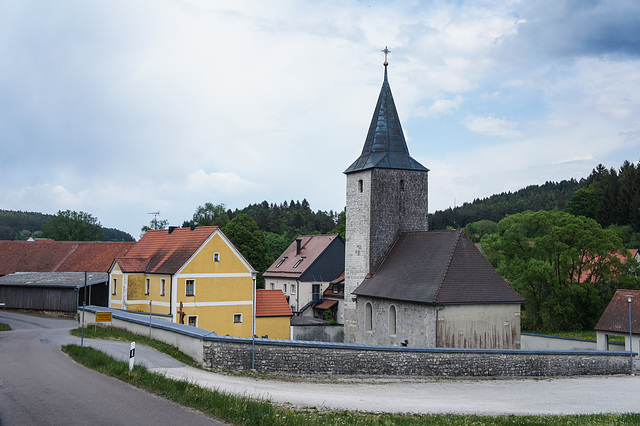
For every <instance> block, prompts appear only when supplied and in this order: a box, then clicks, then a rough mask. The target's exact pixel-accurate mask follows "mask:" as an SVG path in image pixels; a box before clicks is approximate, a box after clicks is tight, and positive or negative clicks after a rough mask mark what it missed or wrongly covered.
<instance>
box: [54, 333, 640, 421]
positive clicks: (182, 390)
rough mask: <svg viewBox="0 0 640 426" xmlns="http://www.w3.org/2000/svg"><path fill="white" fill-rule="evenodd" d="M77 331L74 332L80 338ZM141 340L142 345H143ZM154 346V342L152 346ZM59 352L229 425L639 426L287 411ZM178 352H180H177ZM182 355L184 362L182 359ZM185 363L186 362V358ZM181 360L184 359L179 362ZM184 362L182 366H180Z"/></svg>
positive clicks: (75, 349)
mask: <svg viewBox="0 0 640 426" xmlns="http://www.w3.org/2000/svg"><path fill="white" fill-rule="evenodd" d="M78 332H79V330H74V335H78ZM91 333H93V329H90V330H86V329H85V337H89V336H90V337H92V338H108V339H116V340H126V341H135V342H136V343H142V344H147V343H151V344H150V345H149V346H153V347H155V348H158V347H161V348H163V347H164V350H163V349H160V350H161V351H162V352H164V353H168V354H169V355H172V353H177V352H179V351H178V350H177V349H175V348H173V347H172V346H169V345H165V344H164V343H161V342H156V341H150V340H149V339H148V338H145V337H143V336H137V335H133V334H131V333H126V332H123V331H120V330H113V332H111V331H110V330H109V329H108V328H105V329H98V333H97V334H95V335H93V334H91ZM126 337H129V338H126ZM143 341H146V343H145V342H143ZM153 342H155V343H153ZM62 350H63V351H64V352H65V353H67V354H69V356H71V357H72V358H73V359H74V360H76V361H77V362H79V363H81V364H84V365H86V366H87V367H89V368H92V369H94V370H97V371H99V372H101V373H104V374H108V375H110V376H113V377H116V378H118V379H120V380H122V381H124V382H127V383H130V384H132V385H134V386H137V387H139V388H142V389H146V390H148V391H150V392H154V393H156V394H158V395H160V396H162V397H164V398H167V399H170V400H172V401H175V402H177V403H179V404H181V405H184V406H187V407H191V408H194V409H196V410H199V411H202V412H203V413H206V414H208V415H211V416H214V417H217V418H219V419H222V420H224V421H227V422H231V423H233V424H242V425H312V426H313V425H336V424H340V425H342V424H344V425H610V424H615V425H637V424H640V414H631V413H629V414H593V415H575V416H475V415H455V414H447V415H443V414H438V415H435V414H434V415H414V414H406V415H405V414H373V413H362V412H351V411H326V410H319V409H316V408H311V409H295V410H294V409H290V408H286V407H281V406H278V405H276V404H272V403H271V402H269V401H260V400H253V399H250V398H247V397H242V396H233V395H228V394H225V393H222V392H218V391H215V390H209V389H205V388H202V387H200V386H197V385H195V384H193V383H189V382H186V381H176V380H172V379H168V378H166V377H165V376H163V375H160V374H155V373H152V372H150V371H148V370H147V369H146V368H145V367H144V366H141V365H136V366H134V368H133V371H129V363H128V362H122V361H116V360H114V359H113V358H111V357H110V356H108V355H106V354H104V353H102V352H100V351H97V350H95V349H93V348H90V347H86V346H85V347H80V346H77V345H67V346H64V347H63V348H62ZM180 353H181V352H180ZM181 356H183V357H186V355H184V354H182V355H181ZM186 358H187V359H189V358H188V357H186ZM180 361H182V359H180ZM182 362H184V361H182Z"/></svg>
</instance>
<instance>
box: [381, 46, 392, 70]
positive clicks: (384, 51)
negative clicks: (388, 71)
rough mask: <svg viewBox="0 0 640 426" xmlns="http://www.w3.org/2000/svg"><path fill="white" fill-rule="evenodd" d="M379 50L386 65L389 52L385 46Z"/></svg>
mask: <svg viewBox="0 0 640 426" xmlns="http://www.w3.org/2000/svg"><path fill="white" fill-rule="evenodd" d="M381 52H383V53H384V66H385V67H386V66H387V65H389V62H387V55H388V54H389V53H390V52H391V51H390V50H389V49H388V48H387V46H385V47H384V49H382V50H381Z"/></svg>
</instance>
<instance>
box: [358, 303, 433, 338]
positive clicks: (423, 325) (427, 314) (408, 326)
mask: <svg viewBox="0 0 640 426" xmlns="http://www.w3.org/2000/svg"><path fill="white" fill-rule="evenodd" d="M356 303H357V309H356V312H357V334H356V343H364V344H367V345H387V346H413V347H416V346H419V347H426V348H433V347H435V346H436V338H437V337H436V309H437V308H436V307H435V306H429V305H424V304H418V303H408V302H399V301H394V300H385V299H374V298H368V297H363V296H358V299H357V302H356ZM367 305H369V307H368V306H367Z"/></svg>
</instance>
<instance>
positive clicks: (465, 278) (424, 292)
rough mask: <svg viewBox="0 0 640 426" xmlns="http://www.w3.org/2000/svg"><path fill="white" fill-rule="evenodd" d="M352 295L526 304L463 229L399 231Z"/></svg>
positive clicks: (431, 301)
mask: <svg viewBox="0 0 640 426" xmlns="http://www.w3.org/2000/svg"><path fill="white" fill-rule="evenodd" d="M353 293H354V294H357V295H359V296H369V297H377V298H383V299H393V300H402V301H406V302H417V303H426V304H432V305H441V304H467V303H522V302H524V299H523V298H522V296H520V295H519V294H518V293H517V292H516V291H515V290H514V289H513V288H511V286H510V285H509V284H507V283H506V282H505V280H504V279H502V277H501V276H500V275H499V274H498V273H497V272H496V271H495V269H493V267H492V266H491V264H490V263H489V262H488V261H487V259H485V257H484V256H483V255H482V253H480V250H478V249H477V248H476V247H475V245H474V244H473V243H472V242H471V240H470V239H469V237H467V235H466V234H465V232H464V231H463V230H461V229H459V230H455V231H415V232H404V233H401V234H400V235H399V237H398V238H397V239H396V241H395V243H394V244H393V246H391V248H390V250H389V251H388V252H387V255H386V257H385V259H384V260H383V261H382V263H381V264H380V267H379V268H378V270H377V271H376V272H375V273H374V274H373V276H371V277H370V278H366V279H365V280H364V282H363V283H362V284H360V286H359V287H358V288H356V290H355V291H354V292H353Z"/></svg>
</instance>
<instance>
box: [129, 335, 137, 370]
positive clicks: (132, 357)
mask: <svg viewBox="0 0 640 426" xmlns="http://www.w3.org/2000/svg"><path fill="white" fill-rule="evenodd" d="M135 358H136V342H131V349H129V371H131V370H133V364H134V360H135Z"/></svg>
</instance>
